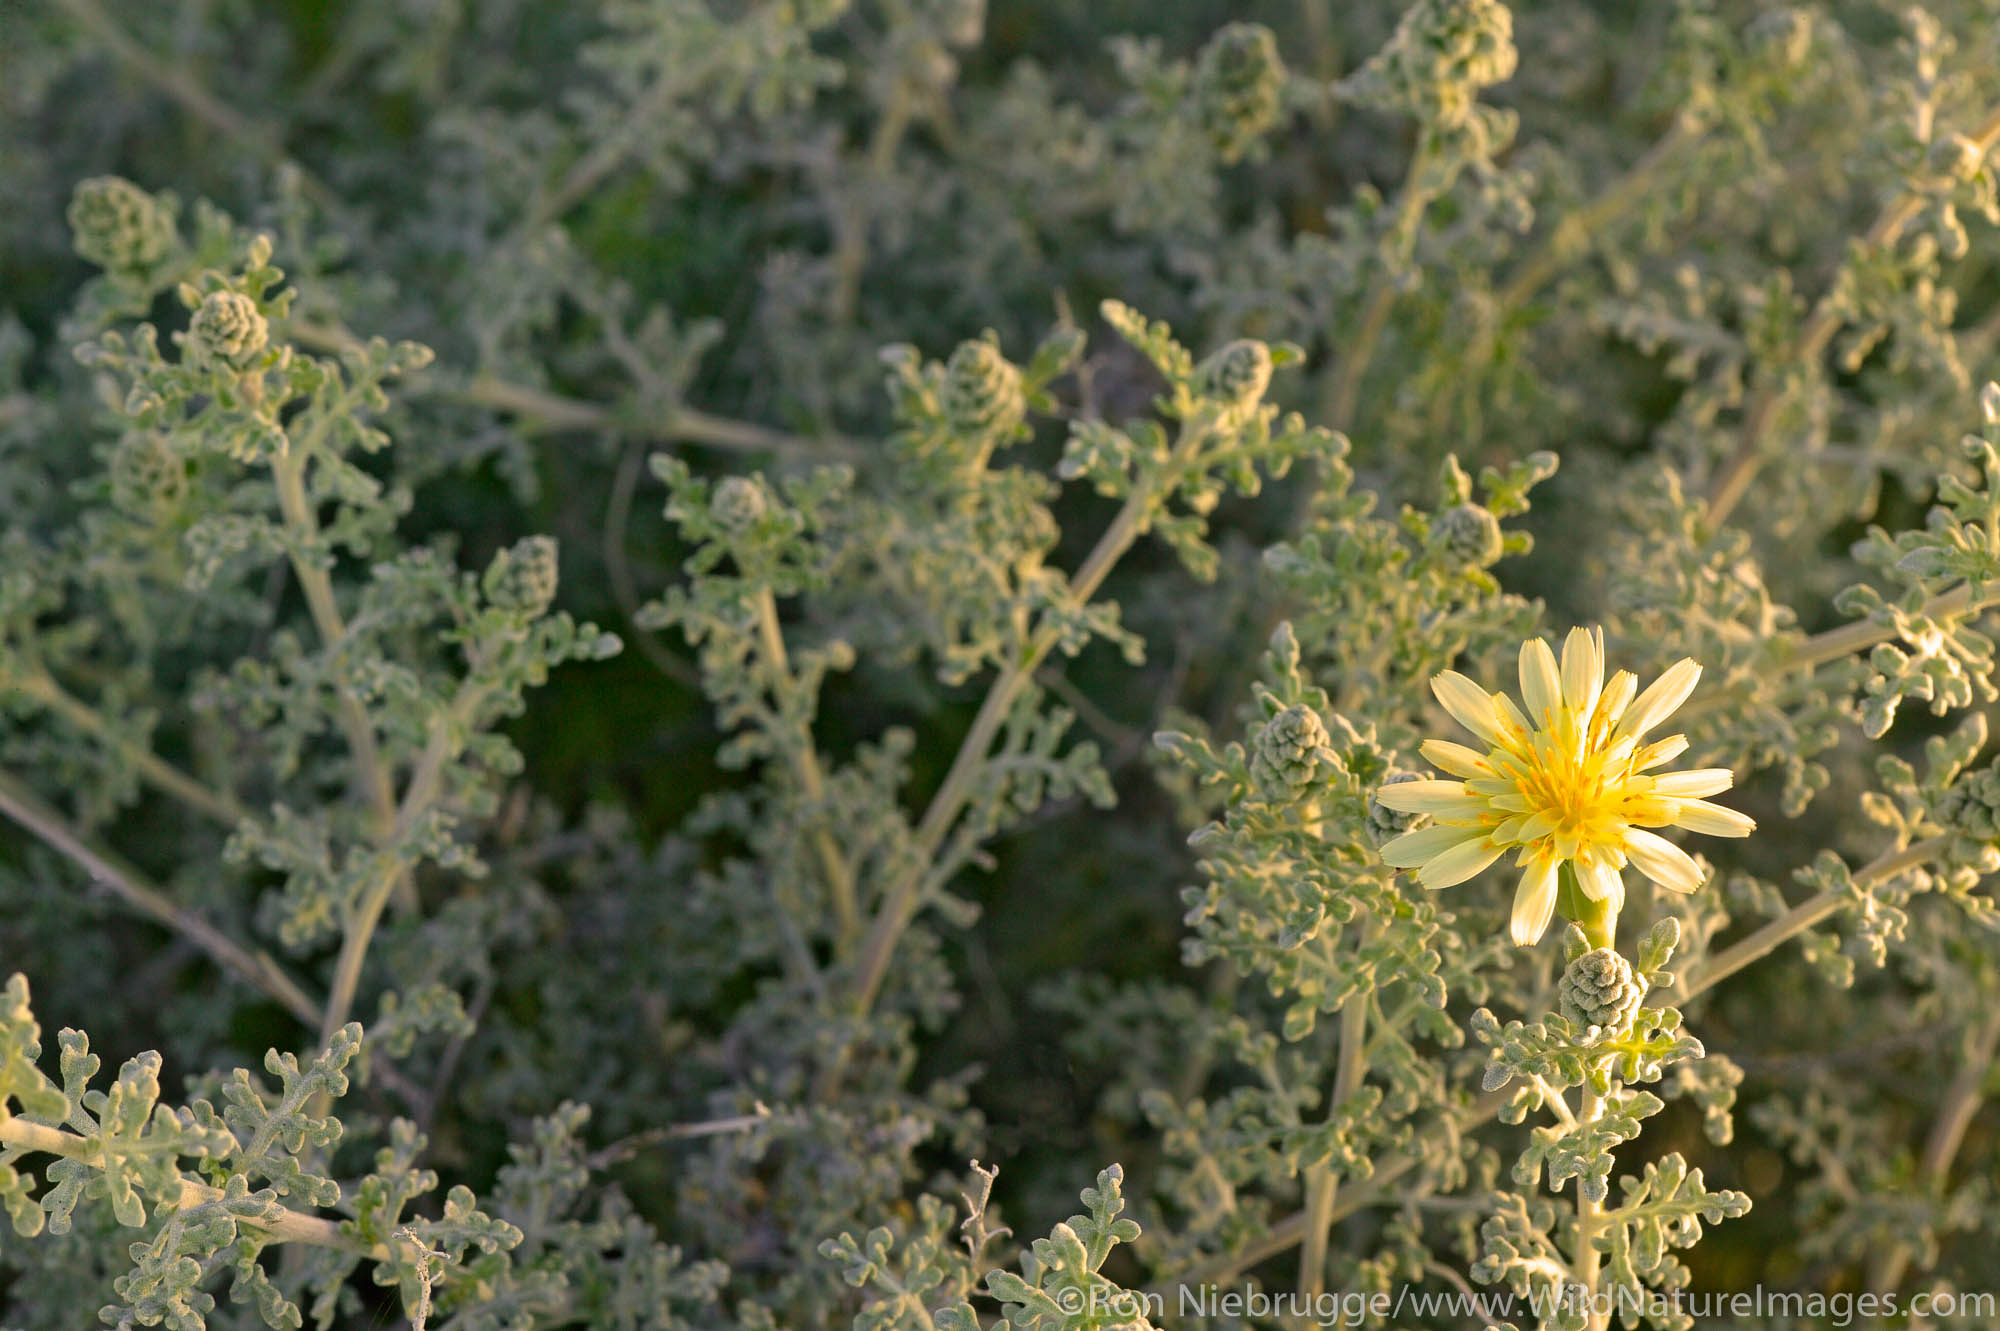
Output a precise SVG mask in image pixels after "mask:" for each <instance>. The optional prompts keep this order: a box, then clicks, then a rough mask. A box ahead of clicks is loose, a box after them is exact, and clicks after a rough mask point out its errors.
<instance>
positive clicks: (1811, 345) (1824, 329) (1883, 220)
mask: <svg viewBox="0 0 2000 1331" xmlns="http://www.w3.org/2000/svg"><path fill="white" fill-rule="evenodd" d="M1968 137H1969V138H1971V139H1972V141H1973V142H1974V143H1976V144H1977V145H1978V146H1979V150H1980V152H1981V154H1982V155H1983V154H1985V153H1989V152H1991V151H1992V150H1993V147H1994V145H1995V144H1996V143H2000V108H1996V109H1994V110H1993V111H1990V112H1988V113H1987V116H1986V118H1985V119H1984V120H1982V121H1981V122H1980V123H1979V125H1978V127H1977V128H1976V129H1974V130H1973V131H1972V133H1971V134H1970V135H1968ZM1924 200H1925V196H1924V195H1922V194H1920V193H1918V192H1916V191H1914V190H1911V191H1907V192H1905V193H1903V194H1901V195H1898V196H1897V197H1896V198H1895V199H1894V200H1893V201H1892V202H1891V203H1890V204H1889V205H1888V207H1886V208H1884V209H1883V210H1882V212H1881V214H1880V215H1879V216H1878V217H1876V219H1875V223H1874V225H1873V226H1871V227H1869V228H1868V231H1867V233H1866V234H1865V235H1864V236H1862V238H1861V244H1862V245H1863V246H1864V247H1866V248H1868V249H1881V248H1884V247H1885V246H1890V245H1894V244H1895V243H1896V241H1897V239H1898V238H1900V237H1901V236H1902V234H1903V228H1904V227H1907V226H1908V225H1909V224H1910V223H1911V222H1913V221H1915V220H1916V218H1917V217H1918V216H1919V215H1920V214H1921V213H1922V212H1923V208H1924ZM1833 297H1834V292H1833V291H1832V290H1829V291H1827V292H1826V293H1825V294H1824V295H1822V296H1821V297H1820V298H1819V302H1818V303H1817V304H1816V305H1814V306H1813V311H1812V314H1811V315H1810V316H1809V317H1808V318H1807V319H1806V322H1805V324H1804V325H1803V326H1802V327H1801V328H1800V329H1799V338H1798V342H1797V343H1796V345H1795V347H1794V359H1795V360H1796V361H1798V362H1800V363H1807V362H1813V363H1816V362H1818V360H1819V359H1820V357H1821V356H1823V355H1824V354H1825V353H1826V348H1827V344H1828V343H1830V342H1831V341H1832V340H1833V337H1834V334H1836V333H1838V332H1839V331H1840V327H1841V316H1840V311H1839V309H1838V308H1837V307H1836V305H1835V303H1834V299H1833ZM1783 396H1784V395H1783V392H1782V390H1781V388H1780V386H1779V385H1778V384H1775V383H1773V382H1772V381H1771V380H1770V379H1769V378H1768V377H1767V378H1766V379H1765V381H1764V383H1763V384H1762V386H1761V387H1759V388H1758V390H1757V392H1756V394H1755V396H1754V397H1752V398H1751V401H1750V407H1749V409H1748V410H1747V411H1745V412H1744V414H1743V425H1742V429H1741V432H1740V434H1739V436H1738V439H1737V444H1736V452H1735V453H1734V454H1732V455H1731V456H1730V458H1729V460H1728V461H1727V462H1725V463H1723V465H1722V469H1721V470H1720V471H1718V472H1717V473H1716V475H1715V480H1714V482H1713V483H1712V484H1711V485H1710V487H1709V492H1708V523H1709V526H1710V527H1711V528H1713V527H1719V526H1720V525H1721V524H1722V523H1723V521H1724V520H1725V519H1727V518H1728V517H1729V515H1730V514H1731V513H1732V512H1734V511H1735V508H1736V506H1737V504H1739V503H1741V502H1742V500H1743V496H1744V495H1745V494H1746V493H1748V492H1749V489H1750V482H1751V481H1753V480H1754V479H1756V476H1757V472H1758V471H1759V470H1760V469H1761V468H1762V467H1763V465H1764V463H1765V461H1766V458H1767V454H1766V452H1765V448H1764V443H1765V440H1764V436H1765V435H1766V434H1768V433H1769V432H1770V429H1771V427H1772V425H1774V424H1775V423H1776V421H1777V415H1778V409H1779V408H1780V406H1782V405H1783Z"/></svg>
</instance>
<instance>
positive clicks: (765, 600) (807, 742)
mask: <svg viewBox="0 0 2000 1331" xmlns="http://www.w3.org/2000/svg"><path fill="white" fill-rule="evenodd" d="M757 638H758V642H759V643H760V644H761V645H762V647H763V649H764V659H765V661H767V662H768V663H769V664H770V667H771V672H772V675H773V677H774V680H773V682H774V684H775V685H776V688H777V689H778V691H779V692H780V697H781V702H780V709H781V710H782V708H783V703H782V697H783V695H785V694H790V693H792V692H794V691H796V690H797V688H798V680H797V679H795V678H794V677H793V675H792V665H791V657H790V656H789V655H788V654H787V653H786V651H785V635H784V631H783V630H782V629H781V628H779V626H778V602H777V599H776V598H775V597H774V596H772V594H771V589H770V588H769V587H760V588H758V589H757ZM792 739H793V742H792V745H791V751H792V771H793V774H794V775H795V776H796V777H797V779H798V783H799V793H800V794H801V795H803V796H804V797H805V800H806V803H807V804H809V805H810V806H812V815H811V816H812V821H813V830H812V843H813V851H814V853H815V854H816V855H818V857H819V864H820V873H821V875H822V876H823V877H824V878H825V879H826V890H827V895H828V896H830V897H832V898H833V913H834V920H835V923H836V925H837V926H838V930H839V939H840V947H841V951H843V952H845V951H846V950H847V948H848V946H849V945H850V944H851V943H852V942H853V939H854V934H855V931H856V930H857V929H859V928H860V921H859V919H858V918H857V917H856V913H855V912H856V907H855V892H854V871H853V869H852V868H851V867H850V866H849V865H848V863H847V858H846V856H844V855H842V854H841V853H840V847H839V845H837V844H836V843H835V842H834V839H833V832H832V831H831V829H829V828H828V827H827V825H826V815H827V809H826V780H825V778H824V776H823V775H822V774H821V772H820V766H819V752H818V750H817V749H815V748H814V747H813V734H812V727H811V726H810V725H807V724H804V723H801V724H800V725H799V727H798V732H797V733H796V734H795V735H794V736H793V737H792Z"/></svg>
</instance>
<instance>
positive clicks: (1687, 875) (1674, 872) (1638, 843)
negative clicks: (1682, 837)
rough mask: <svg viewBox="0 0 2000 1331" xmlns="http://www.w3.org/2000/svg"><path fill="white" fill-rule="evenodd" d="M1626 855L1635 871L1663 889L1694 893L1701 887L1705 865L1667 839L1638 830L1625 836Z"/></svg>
mask: <svg viewBox="0 0 2000 1331" xmlns="http://www.w3.org/2000/svg"><path fill="white" fill-rule="evenodd" d="M1625 853H1626V854H1627V855H1630V856H1631V857H1632V865H1633V867H1634V868H1636V869H1638V871H1639V872H1640V873H1642V874H1645V875H1646V877H1648V878H1650V879H1652V880H1653V881H1654V882H1656V883H1658V884H1659V885H1660V886H1661V887H1664V888H1669V889H1671V890H1672V891H1675V892H1692V891H1694V890H1695V889H1696V888H1698V887H1700V886H1701V866H1700V865H1698V864H1696V863H1695V862H1694V861H1693V860H1692V859H1690V858H1688V854H1687V852H1686V851H1684V850H1682V849H1681V848H1680V847H1679V846H1676V845H1675V844H1674V843H1673V842H1671V841H1669V840H1667V839H1666V838H1665V837H1662V836H1655V835H1654V834H1653V833H1651V832H1647V831H1644V830H1643V829H1641V828H1637V827H1634V828H1632V829H1630V830H1628V831H1627V832H1626V833H1625Z"/></svg>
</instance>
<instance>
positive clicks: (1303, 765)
mask: <svg viewBox="0 0 2000 1331" xmlns="http://www.w3.org/2000/svg"><path fill="white" fill-rule="evenodd" d="M1327 744H1328V736H1327V733H1326V725H1325V723H1324V722H1322V721H1321V720H1320V719H1319V714H1318V713H1317V712H1315V711H1313V710H1312V708H1310V707H1305V706H1302V705H1297V704H1295V705H1293V706H1291V707H1287V708H1286V709H1285V710H1284V711H1282V712H1279V713H1278V714H1277V715H1276V716H1274V717H1272V718H1271V719H1270V720H1269V721H1266V722H1265V723H1264V725H1263V728H1262V729H1260V730H1258V732H1257V735H1256V738H1255V739H1253V740H1252V741H1251V744H1250V779H1251V780H1252V781H1254V782H1255V783H1256V784H1257V788H1258V789H1259V790H1260V791H1262V792H1263V793H1264V794H1265V796H1266V797H1267V798H1270V799H1273V800H1288V799H1295V798H1297V797H1298V796H1299V795H1300V794H1301V793H1303V792H1304V790H1305V788H1306V787H1307V786H1309V785H1311V784H1312V781H1313V777H1314V775H1315V774H1316V772H1317V771H1318V768H1319V760H1320V757H1321V756H1322V755H1325V756H1328V757H1331V756H1332V751H1331V750H1330V749H1329V748H1328V747H1327Z"/></svg>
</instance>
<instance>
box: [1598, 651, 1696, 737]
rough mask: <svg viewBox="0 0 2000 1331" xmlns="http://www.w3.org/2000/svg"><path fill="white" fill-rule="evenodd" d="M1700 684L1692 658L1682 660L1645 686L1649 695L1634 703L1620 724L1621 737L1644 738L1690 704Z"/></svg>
mask: <svg viewBox="0 0 2000 1331" xmlns="http://www.w3.org/2000/svg"><path fill="white" fill-rule="evenodd" d="M1700 682H1701V667H1700V666H1698V665H1696V664H1695V663H1694V661H1693V659H1692V658H1690V657H1685V656H1684V657H1682V658H1681V659H1680V660H1678V661H1676V662H1674V663H1673V664H1672V665H1670V666H1668V667H1667V668H1666V669H1665V670H1664V671H1662V672H1661V674H1660V677H1659V678H1658V679H1656V680H1654V681H1653V682H1652V683H1651V684H1648V685H1647V686H1646V691H1645V692H1644V693H1642V694H1640V695H1639V696H1638V697H1637V698H1634V699H1633V700H1632V705H1631V706H1630V707H1629V708H1627V709H1626V711H1625V715H1624V717H1623V718H1622V719H1620V721H1619V722H1618V733H1619V734H1620V735H1643V734H1645V733H1646V732H1647V731H1649V730H1651V729H1652V728H1653V727H1654V726H1656V725H1658V724H1660V722H1662V721H1664V720H1666V719H1667V718H1668V717H1670V716H1672V715H1673V714H1674V711H1675V709H1676V708H1678V707H1679V706H1680V705H1681V704H1682V703H1684V702H1686V701H1687V698H1688V695H1689V694H1690V693H1693V692H1694V686H1695V685H1696V684H1698V683H1700Z"/></svg>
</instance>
